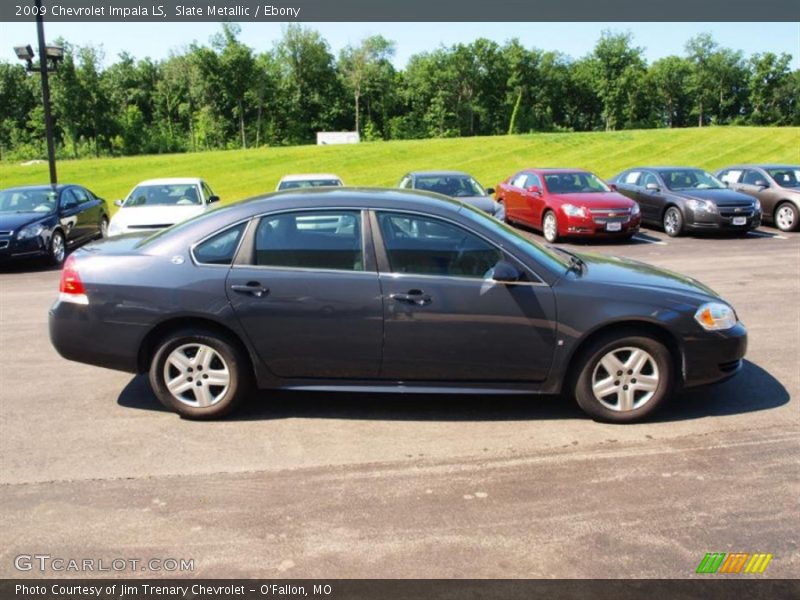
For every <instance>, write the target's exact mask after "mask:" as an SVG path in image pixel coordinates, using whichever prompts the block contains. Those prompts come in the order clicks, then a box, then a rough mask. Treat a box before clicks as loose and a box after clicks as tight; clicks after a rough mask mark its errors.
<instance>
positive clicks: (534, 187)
mask: <svg viewBox="0 0 800 600" xmlns="http://www.w3.org/2000/svg"><path fill="white" fill-rule="evenodd" d="M528 191H529V192H530V193H531V194H541V193H542V190H541V189H539V186H538V185H532V186H530V187H529V188H528Z"/></svg>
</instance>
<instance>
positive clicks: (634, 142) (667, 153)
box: [0, 127, 800, 202]
mask: <svg viewBox="0 0 800 600" xmlns="http://www.w3.org/2000/svg"><path fill="white" fill-rule="evenodd" d="M736 162H755V163H757V162H783V163H794V164H798V163H800V128H796V127H795V128H767V127H765V128H759V127H719V128H704V129H677V130H667V129H658V130H643V131H622V132H610V133H541V134H530V135H516V136H498V137H477V138H458V139H434V140H414V141H398V142H373V143H362V144H357V145H351V146H294V147H289V148H260V149H254V150H231V151H219V152H204V153H197V154H171V155H152V156H139V157H129V158H104V159H85V160H76V161H62V162H59V165H58V172H59V180H60V181H62V182H74V183H81V184H84V185H86V186H87V187H89V188H90V189H92V190H94V191H95V193H97V194H99V195H100V196H102V197H104V198H106V199H107V200H109V201H111V200H114V199H116V198H122V197H124V196H125V195H126V194H127V193H128V192H129V191H130V189H131V188H132V187H133V186H134V185H135V184H136V183H137V182H138V181H140V180H142V179H148V178H152V177H170V176H176V177H177V176H196V177H204V178H205V179H207V180H208V182H209V183H210V184H211V187H212V188H213V189H214V190H215V191H216V192H217V193H218V194H219V195H220V196H221V197H222V199H223V201H224V202H226V201H235V200H239V199H242V198H246V197H249V196H254V195H257V194H261V193H265V192H270V191H272V190H274V189H275V185H276V184H277V182H278V179H279V178H280V177H281V176H282V175H284V174H286V173H306V172H333V173H336V174H338V175H339V176H340V177H342V178H343V179H344V181H345V183H346V184H348V185H354V186H355V185H359V186H394V185H396V184H397V182H398V181H399V180H400V178H401V177H402V176H403V174H405V173H406V172H408V171H410V170H414V169H459V170H464V171H468V172H469V173H471V174H473V175H474V176H475V177H477V178H478V179H479V180H480V181H481V183H483V184H484V185H485V186H487V187H493V186H494V185H495V184H496V183H497V182H498V181H500V180H501V179H503V178H505V177H507V176H508V175H510V174H512V173H513V172H514V171H515V170H518V169H521V168H524V167H534V166H539V167H580V168H585V169H589V170H591V171H594V172H595V173H597V174H598V175H600V176H601V177H612V176H613V175H615V174H616V173H618V172H619V171H621V170H623V169H624V168H627V167H630V166H634V165H646V164H674V165H692V166H698V167H703V168H706V169H709V170H711V169H716V168H719V167H722V166H725V165H727V164H731V163H736ZM47 180H48V175H47V164H46V163H42V164H37V165H32V166H22V165H18V164H12V163H7V162H6V163H0V188H5V187H9V186H12V185H19V184H28V183H46V182H47Z"/></svg>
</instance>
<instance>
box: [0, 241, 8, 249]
mask: <svg viewBox="0 0 800 600" xmlns="http://www.w3.org/2000/svg"><path fill="white" fill-rule="evenodd" d="M4 248H8V240H3V241H0V250H3V249H4Z"/></svg>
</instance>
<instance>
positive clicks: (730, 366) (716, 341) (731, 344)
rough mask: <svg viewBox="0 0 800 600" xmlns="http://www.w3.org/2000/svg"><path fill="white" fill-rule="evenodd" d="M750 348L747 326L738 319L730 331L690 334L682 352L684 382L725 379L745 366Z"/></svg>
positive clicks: (692, 384)
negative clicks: (693, 335) (692, 335)
mask: <svg viewBox="0 0 800 600" xmlns="http://www.w3.org/2000/svg"><path fill="white" fill-rule="evenodd" d="M746 352H747V330H746V329H745V327H744V325H742V324H741V323H737V324H736V326H735V327H733V328H731V329H728V330H727V331H717V332H711V331H709V332H707V333H706V334H705V335H703V337H699V336H698V337H693V338H687V339H686V340H685V342H684V352H683V385H684V387H695V386H698V385H707V384H710V383H717V382H719V381H724V380H726V379H729V378H731V377H733V376H734V375H736V373H738V372H739V371H740V370H741V368H742V359H743V358H744V355H745V353H746Z"/></svg>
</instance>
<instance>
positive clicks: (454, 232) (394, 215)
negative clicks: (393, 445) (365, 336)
mask: <svg viewBox="0 0 800 600" xmlns="http://www.w3.org/2000/svg"><path fill="white" fill-rule="evenodd" d="M376 222H377V228H378V230H379V235H377V236H376V238H377V242H376V245H377V247H378V263H379V267H380V270H381V273H380V284H381V291H382V294H383V300H384V318H385V325H384V347H383V365H382V367H381V378H384V379H390V380H402V381H442V380H444V381H482V382H503V381H506V382H509V381H512V382H513V381H542V380H544V379H545V378H546V376H547V373H548V371H549V369H550V364H551V362H552V357H553V350H554V346H555V301H554V297H553V292H552V290H551V289H550V287H549V286H547V285H545V284H543V283H541V282H539V281H538V280H537V279H536V278H535V275H534V274H532V273H529V274H528V281H525V282H520V283H518V284H510V285H506V284H502V283H499V282H495V281H493V280H492V279H491V278H490V271H491V269H492V267H493V266H494V265H495V264H496V263H497V262H498V261H499V260H513V259H512V258H510V257H508V256H506V255H505V254H504V253H503V251H502V250H500V249H498V248H497V247H496V246H494V245H493V244H491V243H490V242H488V241H487V240H485V239H484V238H482V237H480V236H478V235H477V234H475V233H473V232H470V231H467V230H466V229H464V228H462V227H461V226H460V225H456V224H454V223H451V222H449V221H446V220H443V219H438V218H434V217H429V216H427V215H418V214H415V213H403V212H378V213H376ZM520 268H522V267H521V265H520Z"/></svg>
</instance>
